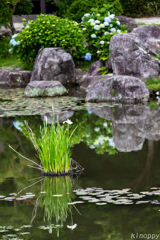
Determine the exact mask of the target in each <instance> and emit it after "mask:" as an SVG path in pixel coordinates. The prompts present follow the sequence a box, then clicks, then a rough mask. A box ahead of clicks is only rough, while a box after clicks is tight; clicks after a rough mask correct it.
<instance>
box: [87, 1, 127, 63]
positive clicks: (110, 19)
mask: <svg viewBox="0 0 160 240" xmlns="http://www.w3.org/2000/svg"><path fill="white" fill-rule="evenodd" d="M111 9H112V7H111V5H109V4H104V5H103V8H101V9H99V10H98V9H97V8H92V9H91V13H90V14H89V13H86V14H85V15H84V16H83V17H82V25H83V29H82V30H83V34H84V36H85V39H86V42H87V43H88V44H89V46H88V47H87V50H88V52H89V53H91V54H92V57H95V56H96V57H97V58H98V59H100V60H103V61H105V60H107V59H108V58H109V42H110V39H111V37H112V36H113V35H115V34H118V33H124V32H126V29H127V28H126V27H125V26H121V25H120V22H119V21H118V19H117V18H115V15H114V14H111ZM112 12H113V11H112ZM89 53H88V54H89ZM85 59H86V60H88V61H89V60H90V58H87V57H85Z"/></svg>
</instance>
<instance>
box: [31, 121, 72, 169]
mask: <svg viewBox="0 0 160 240" xmlns="http://www.w3.org/2000/svg"><path fill="white" fill-rule="evenodd" d="M67 125H68V124H67ZM75 129H76V128H75ZM75 129H74V130H73V131H72V132H71V133H70V131H69V127H68V126H67V127H66V124H64V125H62V126H61V125H60V123H59V121H58V118H57V126H55V124H54V119H53V120H52V124H51V126H47V119H46V121H45V122H44V126H43V128H40V133H39V136H38V138H36V139H35V136H34V137H32V134H31V135H30V136H31V137H30V138H31V141H32V143H33V145H34V147H35V148H36V149H37V150H38V157H39V159H40V160H41V163H42V167H43V170H44V172H52V173H64V172H68V171H69V167H70V157H71V144H70V141H71V138H72V135H73V133H74V131H75Z"/></svg>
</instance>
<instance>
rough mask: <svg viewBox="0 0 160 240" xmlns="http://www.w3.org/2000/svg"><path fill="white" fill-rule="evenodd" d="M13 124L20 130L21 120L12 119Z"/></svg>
mask: <svg viewBox="0 0 160 240" xmlns="http://www.w3.org/2000/svg"><path fill="white" fill-rule="evenodd" d="M13 125H14V127H15V128H17V129H18V130H19V131H20V130H21V128H22V127H23V125H24V124H23V122H21V121H13Z"/></svg>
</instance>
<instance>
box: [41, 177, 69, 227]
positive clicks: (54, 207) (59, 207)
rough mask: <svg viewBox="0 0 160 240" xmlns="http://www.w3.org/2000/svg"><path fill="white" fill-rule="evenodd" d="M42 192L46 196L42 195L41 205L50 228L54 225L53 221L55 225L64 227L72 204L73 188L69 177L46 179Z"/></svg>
mask: <svg viewBox="0 0 160 240" xmlns="http://www.w3.org/2000/svg"><path fill="white" fill-rule="evenodd" d="M42 191H44V192H45V194H42V197H41V200H40V205H42V206H43V207H44V210H45V211H44V213H45V216H44V220H45V221H46V222H47V224H48V225H49V226H50V225H51V224H52V223H53V222H52V221H53V220H54V221H55V224H61V225H63V224H64V222H65V221H66V218H67V215H68V211H70V212H71V210H70V209H71V205H68V203H70V202H72V200H71V196H72V187H71V183H70V179H69V176H65V177H63V178H57V177H55V178H47V177H45V178H44V181H43V189H42ZM66 193H68V194H66ZM58 195H60V196H58Z"/></svg>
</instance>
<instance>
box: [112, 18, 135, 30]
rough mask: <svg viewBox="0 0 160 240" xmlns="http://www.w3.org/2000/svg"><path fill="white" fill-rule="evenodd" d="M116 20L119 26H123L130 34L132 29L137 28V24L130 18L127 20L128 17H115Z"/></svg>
mask: <svg viewBox="0 0 160 240" xmlns="http://www.w3.org/2000/svg"><path fill="white" fill-rule="evenodd" d="M116 18H118V20H119V21H120V23H121V25H125V26H127V27H128V32H131V31H132V30H133V29H134V28H137V27H138V24H137V23H136V21H135V20H134V19H132V18H129V17H126V16H116Z"/></svg>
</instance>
